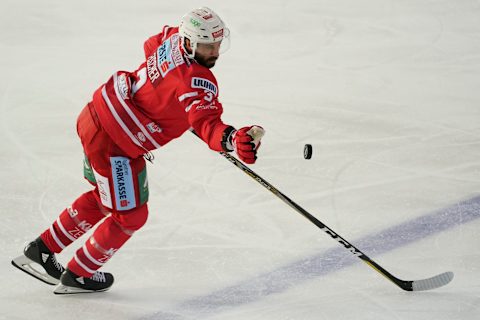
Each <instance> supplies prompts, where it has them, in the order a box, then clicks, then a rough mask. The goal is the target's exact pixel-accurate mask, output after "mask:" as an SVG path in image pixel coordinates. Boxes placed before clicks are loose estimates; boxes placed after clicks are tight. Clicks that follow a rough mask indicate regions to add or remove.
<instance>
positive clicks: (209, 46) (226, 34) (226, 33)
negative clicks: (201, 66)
mask: <svg viewBox="0 0 480 320" xmlns="http://www.w3.org/2000/svg"><path fill="white" fill-rule="evenodd" d="M218 43H220V47H218ZM198 49H200V50H202V51H205V50H207V51H215V50H218V52H219V53H220V54H223V53H224V52H226V51H227V50H228V49H230V30H229V29H228V28H224V29H223V36H222V37H219V38H218V39H217V40H216V41H215V42H202V41H198V42H197V50H198Z"/></svg>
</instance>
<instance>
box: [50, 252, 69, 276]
mask: <svg viewBox="0 0 480 320" xmlns="http://www.w3.org/2000/svg"><path fill="white" fill-rule="evenodd" d="M50 257H51V259H52V262H53V265H54V266H55V268H57V270H58V271H60V272H63V271H64V270H65V269H64V268H63V266H62V264H61V263H60V262H58V261H57V258H55V255H53V254H52V255H51V256H50Z"/></svg>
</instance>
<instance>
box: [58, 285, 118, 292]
mask: <svg viewBox="0 0 480 320" xmlns="http://www.w3.org/2000/svg"><path fill="white" fill-rule="evenodd" d="M108 289H110V287H108V288H105V289H102V290H85V289H82V288H76V287H69V286H65V285H63V284H61V283H60V284H59V285H57V286H56V287H55V289H54V290H53V293H55V294H77V293H95V292H104V291H107V290H108Z"/></svg>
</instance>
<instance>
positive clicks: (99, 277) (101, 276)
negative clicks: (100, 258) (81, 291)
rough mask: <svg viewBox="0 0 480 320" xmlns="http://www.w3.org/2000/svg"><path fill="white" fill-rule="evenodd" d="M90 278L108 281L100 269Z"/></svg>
mask: <svg viewBox="0 0 480 320" xmlns="http://www.w3.org/2000/svg"><path fill="white" fill-rule="evenodd" d="M90 279H92V280H93V281H97V282H106V279H105V274H104V273H103V272H100V271H97V272H95V273H94V274H93V275H92V277H91V278H90Z"/></svg>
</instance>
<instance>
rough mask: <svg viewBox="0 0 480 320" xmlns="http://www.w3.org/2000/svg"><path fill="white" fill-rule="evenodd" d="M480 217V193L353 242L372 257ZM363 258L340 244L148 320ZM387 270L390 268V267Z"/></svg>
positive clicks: (211, 307)
mask: <svg viewBox="0 0 480 320" xmlns="http://www.w3.org/2000/svg"><path fill="white" fill-rule="evenodd" d="M478 218H480V196H477V197H474V198H472V199H468V200H465V201H462V202H459V203H456V204H454V205H452V206H450V207H447V208H444V209H440V210H438V211H435V212H433V213H430V214H427V215H424V216H421V217H418V218H415V219H413V220H409V221H407V222H404V223H402V224H399V225H396V226H393V227H390V228H388V229H385V230H383V231H380V232H378V233H376V234H373V235H369V236H366V237H364V238H361V239H359V240H357V241H352V242H351V243H352V244H353V245H355V246H356V247H357V248H359V249H360V250H362V251H363V252H364V253H365V254H366V255H368V256H369V257H373V256H375V255H379V254H382V253H386V252H388V251H391V250H393V249H397V248H400V247H403V246H405V245H408V244H410V243H413V242H416V241H419V240H421V239H424V238H426V237H428V236H431V235H434V234H437V233H440V232H442V231H445V230H448V229H452V228H454V227H456V226H459V225H462V224H466V223H468V222H470V221H472V220H475V219H478ZM360 261H361V260H360V259H358V258H356V257H354V256H353V255H352V254H350V253H349V252H348V251H347V250H345V248H343V247H341V246H338V247H336V248H332V249H330V250H327V251H326V252H323V253H320V254H318V255H314V256H311V257H308V258H305V259H302V260H299V261H295V262H293V263H291V264H288V265H286V266H283V267H281V268H278V269H276V270H273V271H271V272H269V273H265V274H261V275H259V276H256V277H254V278H251V279H248V280H245V281H242V282H240V283H237V284H235V285H232V286H229V287H226V288H224V289H221V290H218V291H215V292H212V293H211V294H208V295H205V296H200V297H197V298H193V299H190V300H187V301H185V302H183V303H181V304H179V305H177V306H176V308H175V311H174V312H171V310H170V312H157V313H154V314H152V315H150V316H149V317H148V318H146V319H172V320H173V319H186V318H187V319H188V318H198V317H199V316H202V315H203V316H204V317H206V316H208V315H209V314H213V313H218V312H221V311H224V310H226V309H229V308H232V307H236V306H240V305H244V304H248V303H251V302H255V301H257V300H259V299H261V298H263V297H266V296H269V295H271V294H275V293H280V292H283V291H285V290H287V289H289V288H292V287H294V286H296V285H298V284H299V283H302V282H304V281H307V280H309V279H312V278H316V277H320V276H324V275H327V274H329V273H332V272H335V271H338V270H340V269H343V268H345V267H348V266H350V265H352V264H354V263H356V262H360ZM386 269H387V270H388V268H386ZM442 271H445V270H439V272H442ZM427 276H429V275H427ZM419 277H421V275H419ZM409 280H415V279H409ZM388 285H390V284H388Z"/></svg>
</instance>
